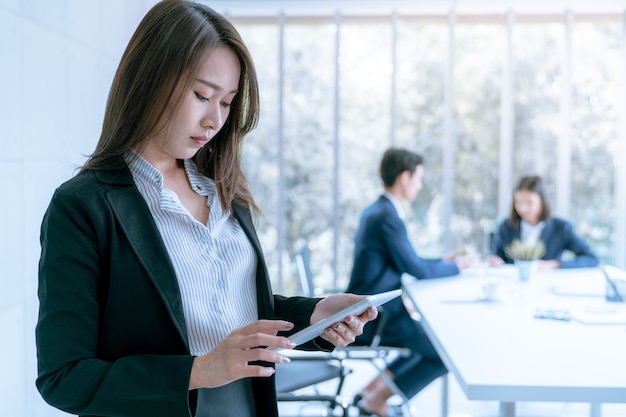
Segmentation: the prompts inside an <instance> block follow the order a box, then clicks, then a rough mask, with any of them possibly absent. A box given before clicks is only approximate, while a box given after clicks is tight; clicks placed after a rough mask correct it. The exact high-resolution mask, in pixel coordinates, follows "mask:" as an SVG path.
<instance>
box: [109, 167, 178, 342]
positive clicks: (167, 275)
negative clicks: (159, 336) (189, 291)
mask: <svg viewBox="0 0 626 417" xmlns="http://www.w3.org/2000/svg"><path fill="white" fill-rule="evenodd" d="M123 171H124V170H123ZM123 171H122V172H121V173H119V172H118V173H117V174H111V175H109V174H110V173H109V172H107V171H101V172H100V173H99V174H98V178H99V179H100V180H101V181H103V182H109V183H117V184H128V183H129V181H130V183H129V184H130V186H126V187H119V188H116V189H114V190H113V191H109V192H108V193H107V194H106V199H107V201H108V202H109V204H110V205H111V208H112V210H113V212H114V213H115V217H116V219H117V221H118V222H119V224H120V226H121V228H122V230H123V231H124V234H125V235H126V237H127V238H128V241H129V242H130V245H131V246H132V248H133V251H134V252H135V253H136V254H137V258H138V259H139V261H140V262H141V264H142V266H143V267H144V268H145V270H146V271H147V273H148V276H149V277H150V279H152V282H153V283H154V286H155V287H156V288H157V290H158V292H159V294H160V295H161V297H162V299H163V302H164V303H165V305H166V306H167V309H168V311H169V313H170V316H171V318H172V320H173V322H174V323H175V325H176V328H177V329H178V332H179V333H180V336H181V337H182V339H183V341H184V343H185V345H186V347H187V348H188V349H189V340H188V335H187V326H186V324H185V316H184V312H183V305H182V299H181V296H180V290H179V288H178V281H177V280H176V273H175V271H174V267H173V266H172V263H171V262H170V260H169V256H168V254H167V250H166V249H165V245H164V244H163V241H162V239H161V236H160V234H159V231H158V229H157V227H156V224H155V223H154V220H153V219H152V214H150V210H149V209H148V207H147V206H146V203H145V201H144V199H143V197H142V196H141V194H140V193H139V191H138V190H137V188H136V187H135V186H134V182H133V180H132V175H131V174H130V171H128V170H127V169H126V170H125V171H127V172H123Z"/></svg>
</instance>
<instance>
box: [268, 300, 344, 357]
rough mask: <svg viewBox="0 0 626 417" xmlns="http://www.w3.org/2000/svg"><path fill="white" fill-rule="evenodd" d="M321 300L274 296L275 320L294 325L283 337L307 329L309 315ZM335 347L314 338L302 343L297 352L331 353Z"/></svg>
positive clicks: (309, 321) (309, 320)
mask: <svg viewBox="0 0 626 417" xmlns="http://www.w3.org/2000/svg"><path fill="white" fill-rule="evenodd" d="M320 300H321V298H308V297H284V296H281V295H274V308H275V312H276V318H277V319H281V320H287V321H290V322H292V323H293V324H294V327H293V329H291V330H290V331H289V332H285V333H284V336H288V335H290V334H293V333H295V332H298V331H300V330H302V329H304V328H305V327H308V326H309V324H310V323H311V314H313V310H314V309H315V305H316V304H317V303H318V302H319V301H320ZM334 348H335V346H334V345H333V344H332V343H330V342H328V341H326V340H324V339H322V338H321V337H316V338H315V339H313V340H312V341H310V342H307V343H303V344H302V345H300V346H298V347H297V349H298V350H323V351H332V350H333V349H334Z"/></svg>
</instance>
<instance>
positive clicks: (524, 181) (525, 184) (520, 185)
mask: <svg viewBox="0 0 626 417" xmlns="http://www.w3.org/2000/svg"><path fill="white" fill-rule="evenodd" d="M521 190H527V191H532V192H534V193H537V194H539V198H541V205H542V207H543V209H542V210H541V215H540V216H539V219H540V220H543V221H545V220H548V219H549V218H550V215H551V210H550V203H549V202H548V198H547V193H546V187H545V186H544V184H543V180H542V179H541V177H540V176H538V175H529V176H525V177H522V178H520V180H519V181H518V182H517V185H516V186H515V189H514V190H513V197H515V193H516V192H517V191H521ZM520 219H521V217H520V215H519V214H518V213H517V210H515V203H512V204H511V214H510V216H509V224H510V225H512V226H515V225H517V223H518V222H519V220H520Z"/></svg>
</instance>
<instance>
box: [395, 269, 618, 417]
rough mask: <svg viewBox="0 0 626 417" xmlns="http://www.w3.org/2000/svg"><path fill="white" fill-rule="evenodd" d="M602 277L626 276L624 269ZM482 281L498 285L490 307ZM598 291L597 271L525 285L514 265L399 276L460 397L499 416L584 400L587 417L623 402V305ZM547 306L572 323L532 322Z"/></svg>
mask: <svg viewBox="0 0 626 417" xmlns="http://www.w3.org/2000/svg"><path fill="white" fill-rule="evenodd" d="M607 271H608V272H609V275H610V276H611V277H612V278H624V279H626V271H623V270H620V269H617V268H613V267H607ZM487 283H495V285H496V286H497V296H496V298H495V299H494V300H490V301H487V300H484V299H483V295H482V294H483V292H482V288H483V285H484V284H487ZM605 285H606V281H605V280H604V277H603V275H602V274H601V271H600V270H599V269H597V268H584V269H572V270H563V269H560V270H551V271H542V270H539V271H537V273H536V275H535V276H534V277H533V278H532V280H531V281H530V282H529V283H526V284H522V283H520V282H519V281H518V280H517V269H516V268H515V267H514V266H511V265H505V266H503V267H500V268H476V269H473V270H471V271H468V272H464V273H462V274H461V275H460V276H457V277H452V278H439V279H432V280H416V279H415V278H413V277H411V276H410V275H405V276H403V287H404V291H405V295H407V296H408V298H409V299H410V300H411V301H412V302H413V304H414V305H415V307H416V309H417V312H418V313H419V314H420V315H421V320H422V325H423V326H424V329H425V331H426V332H427V334H428V335H429V337H430V338H431V341H432V342H433V344H434V346H435V348H436V349H437V351H438V353H439V354H440V356H441V358H442V360H443V361H444V363H445V364H446V366H447V367H448V370H449V371H450V373H451V374H452V375H454V377H455V378H456V379H457V381H458V383H459V385H460V387H461V389H462V390H463V392H464V394H465V396H466V397H467V399H468V400H482V401H499V402H500V416H502V417H514V416H515V403H516V402H519V401H550V402H584V403H590V404H591V406H590V415H591V416H592V417H599V416H600V415H601V412H602V410H601V404H602V403H626V304H625V303H614V302H607V301H606V300H605V298H604V293H605ZM548 309H550V310H558V311H567V312H569V314H570V315H571V316H572V317H573V319H572V320H569V321H560V320H552V319H538V318H535V317H534V315H535V312H536V311H537V310H548ZM591 323H593V324H591ZM600 323H601V324H600ZM446 412H447V411H446Z"/></svg>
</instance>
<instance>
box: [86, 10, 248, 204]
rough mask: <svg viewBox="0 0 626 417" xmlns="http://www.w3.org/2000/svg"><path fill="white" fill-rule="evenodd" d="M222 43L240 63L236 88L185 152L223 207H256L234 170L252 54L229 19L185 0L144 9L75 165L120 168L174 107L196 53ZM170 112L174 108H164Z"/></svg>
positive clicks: (198, 58)
mask: <svg viewBox="0 0 626 417" xmlns="http://www.w3.org/2000/svg"><path fill="white" fill-rule="evenodd" d="M218 46H226V47H228V48H230V50H232V51H233V53H234V54H235V55H236V56H237V57H238V59H239V64H240V66H241V76H240V78H239V86H238V89H239V92H238V94H237V95H236V96H235V98H234V100H233V102H232V109H231V111H230V114H229V116H228V118H227V120H226V122H225V123H224V126H223V127H222V128H221V129H220V131H219V132H218V133H217V134H216V135H215V136H214V137H213V138H212V139H211V141H210V142H209V143H208V144H207V145H205V146H204V147H203V148H202V149H200V150H199V151H198V152H197V153H196V155H195V156H194V157H193V160H194V162H195V163H196V165H197V166H198V169H199V170H200V172H202V173H203V174H204V175H206V176H208V177H209V178H212V179H213V180H214V181H215V183H216V185H217V191H218V194H219V197H220V200H221V204H222V206H223V208H224V209H225V210H230V204H231V202H236V203H239V204H243V205H246V206H248V207H251V208H252V209H254V210H255V211H256V212H258V208H257V206H256V204H255V202H254V199H253V197H252V194H251V193H250V189H249V187H248V182H247V180H246V178H245V176H244V174H243V172H242V170H241V155H240V154H241V145H242V141H243V138H244V136H245V135H246V134H247V133H248V132H250V131H251V130H252V129H254V128H255V127H256V125H257V122H258V117H259V90H258V81H257V76H256V70H255V68H254V63H253V61H252V57H251V56H250V53H249V51H248V49H247V47H246V46H245V45H244V43H243V40H242V38H241V36H240V35H239V33H238V32H237V30H236V29H235V27H234V26H233V25H232V23H230V22H229V21H228V20H227V19H226V18H225V17H224V16H222V15H220V14H219V13H217V12H215V11H214V10H213V9H211V8H209V7H207V6H205V5H203V4H200V3H196V2H192V1H186V0H163V1H161V2H159V3H157V4H156V5H155V6H154V7H153V8H152V9H150V11H148V13H147V14H146V15H145V17H144V18H143V20H142V21H141V23H139V26H138V27H137V29H136V31H135V33H134V34H133V36H132V38H131V39H130V42H129V43H128V46H127V47H126V50H125V51H124V54H123V55H122V59H121V61H120V64H119V66H118V69H117V72H116V73H115V77H114V79H113V83H112V85H111V90H110V92H109V98H108V101H107V106H106V111H105V115H104V122H103V124H102V133H101V135H100V139H99V141H98V144H97V146H96V149H95V151H94V152H93V154H92V155H91V156H90V157H89V159H88V161H87V162H86V163H85V165H83V167H82V168H81V171H85V170H88V169H91V170H105V169H113V168H120V167H122V166H123V165H124V159H123V155H125V154H126V153H127V152H128V151H129V150H130V149H131V148H134V147H137V146H138V145H141V144H142V143H143V142H145V141H146V140H147V139H148V138H149V137H150V136H151V135H152V134H154V133H155V132H156V130H157V129H163V128H166V127H167V124H168V122H169V120H168V121H166V123H165V124H164V125H159V122H160V121H161V118H162V117H163V116H164V114H166V108H167V107H168V105H171V106H172V108H173V109H177V108H178V107H179V106H180V104H181V102H182V92H184V91H186V90H187V89H189V88H190V86H191V83H192V81H193V79H194V78H195V77H196V75H197V72H198V70H199V68H200V66H201V63H202V62H203V60H205V59H206V57H207V56H208V55H209V54H210V53H211V52H212V51H213V50H214V49H215V48H216V47H218ZM172 113H175V112H172Z"/></svg>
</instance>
